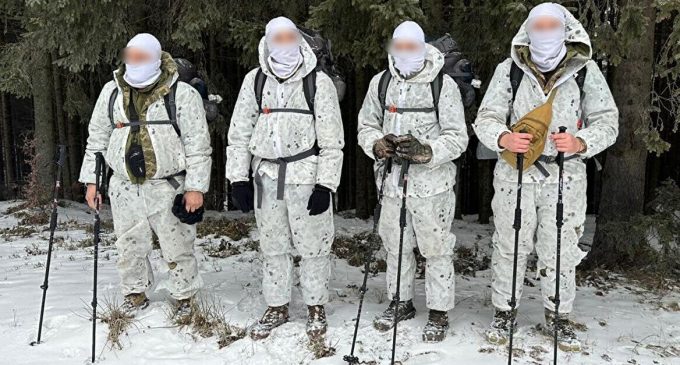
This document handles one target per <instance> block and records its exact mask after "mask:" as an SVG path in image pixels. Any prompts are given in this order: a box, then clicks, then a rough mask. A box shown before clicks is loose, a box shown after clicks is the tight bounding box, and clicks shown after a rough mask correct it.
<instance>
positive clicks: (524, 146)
mask: <svg viewBox="0 0 680 365" xmlns="http://www.w3.org/2000/svg"><path fill="white" fill-rule="evenodd" d="M533 138H534V136H532V135H531V134H529V133H505V134H504V135H502V136H501V138H500V139H499V140H498V145H499V146H501V147H503V148H505V149H506V150H508V151H510V152H514V153H527V152H528V151H529V146H530V145H531V140H532V139H533Z"/></svg>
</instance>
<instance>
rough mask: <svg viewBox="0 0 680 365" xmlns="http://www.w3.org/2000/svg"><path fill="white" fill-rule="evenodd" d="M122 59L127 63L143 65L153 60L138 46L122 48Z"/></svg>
mask: <svg viewBox="0 0 680 365" xmlns="http://www.w3.org/2000/svg"><path fill="white" fill-rule="evenodd" d="M123 60H124V61H125V63H126V64H128V65H143V64H147V63H151V62H153V61H154V58H153V56H152V55H151V54H149V53H147V52H145V51H143V50H141V49H139V48H136V47H128V48H125V49H124V50H123Z"/></svg>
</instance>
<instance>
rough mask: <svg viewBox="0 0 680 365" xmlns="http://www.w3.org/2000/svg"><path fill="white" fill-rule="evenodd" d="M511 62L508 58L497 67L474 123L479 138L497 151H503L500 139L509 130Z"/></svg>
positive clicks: (489, 147)
mask: <svg viewBox="0 0 680 365" xmlns="http://www.w3.org/2000/svg"><path fill="white" fill-rule="evenodd" d="M511 64H512V60H511V59H508V60H506V61H505V62H503V63H501V64H499V65H498V67H496V71H495V72H494V74H493V78H491V82H490V83H489V87H488V89H487V90H486V94H485V95H484V99H483V100H482V104H481V105H480V106H479V111H478V112H477V120H476V121H475V124H474V125H473V128H474V130H475V134H476V135H477V138H479V140H480V141H481V142H482V143H483V144H484V145H485V146H486V147H487V148H488V149H490V150H492V151H495V152H502V151H503V148H502V147H501V146H499V145H498V139H499V138H500V136H501V135H502V134H503V133H504V132H509V130H508V127H507V126H506V122H507V118H508V116H509V115H510V102H511V101H512V86H511V85H510V66H511Z"/></svg>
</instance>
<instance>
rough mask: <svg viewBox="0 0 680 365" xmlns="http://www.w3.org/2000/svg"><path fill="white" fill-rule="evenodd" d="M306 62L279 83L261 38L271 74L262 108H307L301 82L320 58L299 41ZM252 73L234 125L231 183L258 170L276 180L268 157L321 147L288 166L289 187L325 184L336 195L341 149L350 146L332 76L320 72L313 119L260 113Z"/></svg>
mask: <svg viewBox="0 0 680 365" xmlns="http://www.w3.org/2000/svg"><path fill="white" fill-rule="evenodd" d="M300 49H301V50H302V56H303V58H304V61H303V63H302V65H301V66H300V68H299V69H298V70H297V71H296V72H295V73H294V74H293V76H291V77H290V78H288V79H286V80H285V81H283V82H281V83H279V82H278V80H277V79H276V77H275V76H274V75H273V74H272V73H271V71H270V69H269V66H268V64H267V58H268V57H269V50H268V49H267V45H266V42H265V38H264V37H262V40H261V41H260V45H259V59H260V68H261V69H262V72H263V73H264V74H265V75H266V76H267V81H266V82H265V85H264V90H263V91H262V107H263V108H271V109H274V108H288V109H303V110H308V109H309V107H308V105H307V101H306V99H305V96H304V91H303V87H302V79H303V77H304V76H306V75H307V74H309V73H310V72H317V71H315V68H316V56H315V55H314V53H313V51H312V49H311V47H309V45H308V44H307V42H306V41H305V40H303V39H300ZM257 71H258V69H257V68H256V69H253V70H251V71H250V72H249V73H248V74H247V75H246V77H245V79H244V80H243V84H242V86H241V91H240V92H239V95H238V100H237V101H236V105H235V107H234V113H233V115H232V117H231V125H230V126H229V135H228V140H229V145H228V147H227V164H226V178H227V179H228V180H229V181H230V182H232V183H233V182H237V181H248V172H249V170H250V168H251V164H252V169H253V171H259V173H260V174H267V175H268V176H269V177H271V178H273V179H277V177H278V165H276V164H275V163H272V162H268V161H263V159H277V158H282V157H290V156H294V155H296V154H299V153H302V152H305V151H307V150H309V149H311V148H313V147H314V144H315V142H316V143H317V144H318V147H319V155H318V156H310V157H307V158H305V159H303V160H300V161H296V162H291V163H289V164H288V167H287V172H286V180H285V183H286V184H320V185H323V186H325V187H327V188H329V189H331V190H333V191H335V189H337V187H338V185H339V184H340V175H341V172H342V159H343V154H342V148H343V147H344V145H345V138H344V130H343V126H342V118H341V115H340V105H339V103H338V95H337V92H336V90H335V85H333V82H332V81H331V79H330V77H328V75H326V74H325V73H323V72H320V71H319V72H317V78H316V95H315V98H314V116H312V115H309V114H300V113H269V114H264V113H263V114H260V113H259V110H258V105H257V101H256V99H255V87H254V84H255V75H256V74H257Z"/></svg>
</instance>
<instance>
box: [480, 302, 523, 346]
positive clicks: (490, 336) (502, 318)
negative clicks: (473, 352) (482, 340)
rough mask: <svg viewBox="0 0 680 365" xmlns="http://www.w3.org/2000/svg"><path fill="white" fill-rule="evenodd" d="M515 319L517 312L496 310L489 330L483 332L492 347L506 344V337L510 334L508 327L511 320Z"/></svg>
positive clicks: (515, 327)
mask: <svg viewBox="0 0 680 365" xmlns="http://www.w3.org/2000/svg"><path fill="white" fill-rule="evenodd" d="M516 317H517V310H514V311H501V310H496V312H495V313H494V315H493V321H491V325H490V326H489V329H487V330H486V332H485V337H486V340H487V341H488V342H489V343H490V344H493V345H499V346H502V345H505V344H506V343H508V336H509V334H510V327H511V323H512V321H513V320H515V319H516ZM514 329H515V330H517V321H515V326H514Z"/></svg>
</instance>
